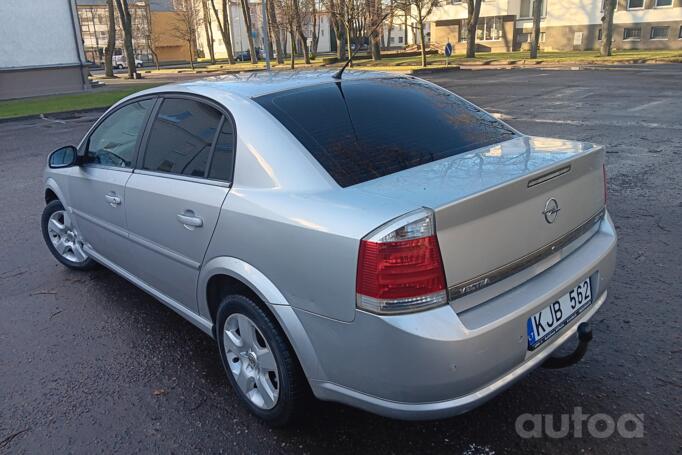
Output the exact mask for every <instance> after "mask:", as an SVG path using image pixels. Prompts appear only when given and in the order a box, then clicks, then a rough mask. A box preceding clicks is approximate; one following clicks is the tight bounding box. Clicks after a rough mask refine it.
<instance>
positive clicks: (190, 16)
mask: <svg viewBox="0 0 682 455" xmlns="http://www.w3.org/2000/svg"><path fill="white" fill-rule="evenodd" d="M117 1H118V0H117ZM173 7H174V9H175V24H176V27H175V29H174V31H173V34H174V35H175V37H176V38H178V39H179V40H182V41H184V42H186V43H187V50H188V52H189V64H190V66H191V67H192V69H194V46H195V43H196V37H197V30H198V29H199V27H200V26H201V24H202V20H201V16H200V14H199V10H198V8H197V5H196V1H195V0H173Z"/></svg>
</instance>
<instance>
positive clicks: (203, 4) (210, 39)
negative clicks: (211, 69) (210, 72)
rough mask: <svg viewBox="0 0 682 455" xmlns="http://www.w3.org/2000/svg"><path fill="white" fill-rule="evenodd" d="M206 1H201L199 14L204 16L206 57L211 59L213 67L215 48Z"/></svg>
mask: <svg viewBox="0 0 682 455" xmlns="http://www.w3.org/2000/svg"><path fill="white" fill-rule="evenodd" d="M206 1H207V0H201V12H202V13H203V15H204V18H205V19H204V20H203V21H202V22H203V23H204V33H206V41H207V45H208V55H209V58H210V59H211V64H212V65H215V48H214V47H213V27H212V26H211V15H210V13H209V11H208V5H207V4H206Z"/></svg>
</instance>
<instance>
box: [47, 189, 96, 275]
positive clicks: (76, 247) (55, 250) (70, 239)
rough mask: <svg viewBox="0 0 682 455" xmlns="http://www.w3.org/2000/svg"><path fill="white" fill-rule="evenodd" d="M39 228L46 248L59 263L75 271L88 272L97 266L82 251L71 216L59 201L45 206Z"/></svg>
mask: <svg viewBox="0 0 682 455" xmlns="http://www.w3.org/2000/svg"><path fill="white" fill-rule="evenodd" d="M41 227H42V231H43V238H44V239H45V243H46V244H47V248H48V249H49V250H50V252H51V253H52V255H53V256H54V257H55V258H56V259H57V260H58V261H59V262H61V263H62V264H64V265H65V266H67V267H69V268H71V269H76V270H89V269H92V268H93V267H95V266H96V265H97V263H96V262H95V261H94V260H92V259H91V258H90V257H88V255H87V254H86V253H85V251H83V241H82V240H81V238H80V235H79V234H78V231H77V230H76V229H75V227H74V226H73V223H72V222H71V215H70V214H69V213H68V211H66V209H64V206H63V205H62V203H61V202H60V201H59V200H54V201H52V202H50V203H49V204H47V206H46V207H45V209H44V210H43V216H42V219H41Z"/></svg>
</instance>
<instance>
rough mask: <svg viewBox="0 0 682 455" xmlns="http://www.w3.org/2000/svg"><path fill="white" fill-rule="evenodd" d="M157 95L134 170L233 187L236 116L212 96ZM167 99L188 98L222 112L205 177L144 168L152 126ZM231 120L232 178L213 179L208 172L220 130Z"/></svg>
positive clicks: (181, 93)
mask: <svg viewBox="0 0 682 455" xmlns="http://www.w3.org/2000/svg"><path fill="white" fill-rule="evenodd" d="M155 95H156V97H157V102H156V104H155V105H154V107H153V109H152V111H151V115H150V116H149V118H148V120H147V124H146V126H145V130H144V134H143V135H142V139H141V141H140V149H139V153H138V155H137V161H136V163H135V167H134V168H133V172H134V173H136V174H141V175H153V176H158V177H167V178H173V179H175V180H186V181H190V182H196V183H204V184H210V185H217V186H227V187H231V186H232V184H233V183H234V174H235V165H236V163H237V126H236V124H235V121H234V117H233V116H232V113H231V112H230V111H229V110H228V109H227V108H226V107H225V106H223V105H222V104H219V103H217V102H216V101H214V100H212V99H211V98H208V97H206V96H203V95H197V94H194V93H185V92H159V93H156V94H155ZM166 99H186V100H191V101H196V102H198V103H203V104H205V105H208V106H210V107H212V108H214V109H215V110H217V111H218V112H219V113H220V114H222V117H221V119H220V122H219V123H218V129H217V130H216V134H215V136H213V142H212V143H211V150H210V151H209V157H208V161H207V163H206V170H205V171H204V177H194V176H188V175H182V174H174V173H172V172H158V171H150V170H148V169H144V168H143V163H144V157H145V155H146V153H147V146H148V145H149V136H150V134H151V130H152V126H153V125H154V121H155V120H156V117H157V115H158V113H159V110H160V109H161V105H162V104H163V101H164V100H166ZM226 121H229V122H230V123H231V124H232V148H233V150H234V152H233V153H232V174H231V175H230V180H229V181H227V180H222V179H211V178H208V173H209V172H210V169H211V164H212V162H213V152H214V151H215V146H216V142H217V139H218V137H219V136H220V131H221V130H222V127H223V126H224V125H225V122H226Z"/></svg>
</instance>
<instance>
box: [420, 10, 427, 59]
mask: <svg viewBox="0 0 682 455" xmlns="http://www.w3.org/2000/svg"><path fill="white" fill-rule="evenodd" d="M425 39H426V38H425V36H424V18H422V15H421V11H420V12H419V40H420V41H421V50H422V68H426V44H425V43H424V40H425Z"/></svg>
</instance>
